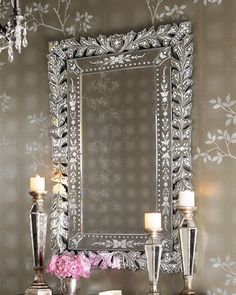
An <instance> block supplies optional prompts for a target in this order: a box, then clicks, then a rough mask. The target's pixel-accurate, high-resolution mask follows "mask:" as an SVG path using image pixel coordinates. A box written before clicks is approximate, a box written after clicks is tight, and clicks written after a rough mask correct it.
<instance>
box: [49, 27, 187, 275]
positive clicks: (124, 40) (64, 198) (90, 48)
mask: <svg viewBox="0 0 236 295" xmlns="http://www.w3.org/2000/svg"><path fill="white" fill-rule="evenodd" d="M147 48H162V49H163V51H162V52H163V54H162V55H160V62H161V61H164V60H166V59H167V58H171V89H170V90H171V92H172V93H171V96H172V97H171V99H172V102H171V103H172V159H171V160H172V161H171V164H172V183H173V186H172V193H173V195H172V200H171V202H172V203H171V207H172V228H173V230H172V236H173V250H172V251H166V252H164V253H163V256H162V262H161V268H162V270H163V271H165V272H169V273H177V272H179V271H181V269H182V262H181V254H180V249H179V238H178V225H179V222H180V214H179V211H178V209H177V200H178V193H179V191H180V190H186V189H192V183H191V178H192V163H191V133H192V126H191V108H192V79H191V76H192V70H193V66H192V53H193V44H192V35H191V23H190V22H184V23H181V24H179V25H177V24H173V25H161V26H159V27H158V28H157V29H155V28H154V27H152V28H150V29H149V30H146V29H144V30H143V31H141V32H139V33H135V32H134V31H131V32H129V33H127V34H116V35H113V36H109V37H106V36H103V35H100V36H99V37H98V38H96V39H95V38H88V39H85V38H83V37H82V38H81V39H80V41H76V40H75V39H67V40H62V41H60V42H58V41H55V42H51V43H50V53H49V55H48V75H49V88H50V95H49V100H50V102H49V108H50V117H51V125H52V128H51V138H52V161H53V182H54V186H53V204H52V211H51V239H52V251H53V253H54V254H58V253H63V252H65V251H69V247H68V245H69V241H68V231H69V217H68V214H69V212H68V204H69V201H68V179H69V177H70V176H69V175H68V159H69V149H68V137H69V136H68V132H69V130H68V124H67V118H68V111H69V110H68V91H69V89H68V81H67V78H68V71H69V68H70V61H71V60H73V59H75V58H79V57H88V56H101V55H107V54H114V53H121V52H129V51H136V50H140V49H147ZM72 210H73V208H72ZM85 252H87V255H91V254H92V255H97V256H98V257H100V258H101V260H102V259H106V260H107V259H110V260H112V259H113V257H114V256H115V257H118V258H119V259H120V264H121V268H122V269H132V270H137V269H140V268H141V269H145V268H146V258H145V254H144V252H135V251H129V252H127V251H114V252H111V251H110V252H109V251H85Z"/></svg>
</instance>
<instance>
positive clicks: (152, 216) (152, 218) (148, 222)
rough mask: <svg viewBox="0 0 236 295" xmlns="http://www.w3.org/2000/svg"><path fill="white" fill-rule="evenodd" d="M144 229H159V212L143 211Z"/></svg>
mask: <svg viewBox="0 0 236 295" xmlns="http://www.w3.org/2000/svg"><path fill="white" fill-rule="evenodd" d="M144 227H145V230H161V213H145V215H144Z"/></svg>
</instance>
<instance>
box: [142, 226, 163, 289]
mask: <svg viewBox="0 0 236 295" xmlns="http://www.w3.org/2000/svg"><path fill="white" fill-rule="evenodd" d="M146 231H147V233H148V239H147V241H146V243H145V253H146V257H147V269H148V277H149V282H150V288H149V291H148V293H147V294H148V295H160V293H159V292H158V290H157V285H158V279H159V272H160V265H161V253H162V244H161V239H160V234H159V233H160V231H161V229H146Z"/></svg>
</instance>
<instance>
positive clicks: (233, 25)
mask: <svg viewBox="0 0 236 295" xmlns="http://www.w3.org/2000/svg"><path fill="white" fill-rule="evenodd" d="M8 2H9V1H7V0H5V1H3V0H2V4H1V6H2V7H1V12H0V23H3V22H4V18H5V17H7V16H8V13H9V4H8ZM22 2H24V3H23V7H24V10H25V11H26V13H27V24H28V29H29V32H28V41H29V46H28V47H27V48H26V49H24V50H23V52H22V54H21V55H18V54H17V53H15V59H14V62H13V63H12V64H10V63H8V62H7V55H6V53H5V52H3V53H1V54H0V132H1V136H0V164H1V171H0V218H1V219H0V220H1V222H0V248H1V251H0V261H1V266H0V292H1V293H2V294H3V293H4V294H6V295H8V294H9V295H10V294H19V293H21V292H23V291H24V290H25V289H26V288H27V286H28V285H29V284H30V282H31V280H32V276H33V274H32V258H31V245H30V239H29V224H28V211H29V208H30V205H31V200H30V196H29V195H28V182H29V177H30V176H31V175H34V174H36V172H37V173H39V174H41V175H45V176H46V177H47V189H48V190H49V191H50V190H51V185H50V177H51V168H50V165H51V155H50V140H49V136H48V126H49V118H48V92H49V91H48V81H47V58H46V55H47V53H48V42H49V41H51V40H60V39H63V38H65V37H68V36H76V37H78V36H81V35H84V36H89V35H92V36H96V35H98V34H100V33H102V34H106V35H109V34H113V33H117V32H118V33H123V32H128V31H130V30H131V29H134V30H136V31H138V30H141V29H142V28H144V27H150V26H151V25H152V24H154V25H158V24H160V23H168V22H173V21H176V22H179V21H181V20H185V19H187V20H190V21H192V24H193V32H194V96H193V112H192V117H193V158H194V160H193V166H194V179H193V181H194V188H195V190H196V194H197V206H198V211H197V216H196V221H197V223H198V226H199V239H198V247H197V263H196V276H195V280H194V286H195V288H196V289H197V290H198V291H199V294H207V295H218V294H224V295H232V294H234V293H235V285H236V251H235V245H236V238H234V236H235V234H234V232H235V225H236V209H234V207H235V190H236V182H235V172H236V162H235V160H236V146H235V144H236V132H235V125H236V84H235V78H236V18H235V11H236V1H235V0H176V1H173V0H172V1H169V0H146V1H145V0H86V1H85V0H79V1H78V0H77V1H76V0H51V1H49V0H47V1H41V2H40V1H35V2H31V1H29V0H28V1H22ZM50 201H51V198H50V194H48V196H47V200H46V203H47V206H46V207H47V210H49V208H50ZM48 279H49V281H50V282H51V285H52V286H53V287H54V288H55V290H56V289H58V287H59V282H58V280H57V279H56V278H52V277H50V278H48ZM147 284H148V282H147V274H146V273H145V272H141V271H140V272H136V273H133V272H129V271H114V270H113V271H94V272H93V274H92V277H91V278H90V279H88V280H83V282H82V289H83V294H97V293H98V291H101V290H106V289H114V288H118V289H123V291H124V293H125V294H141V293H144V292H145V290H146V288H147ZM181 286H182V279H181V275H173V276H170V275H161V279H160V288H161V291H162V294H178V291H179V290H180V289H181Z"/></svg>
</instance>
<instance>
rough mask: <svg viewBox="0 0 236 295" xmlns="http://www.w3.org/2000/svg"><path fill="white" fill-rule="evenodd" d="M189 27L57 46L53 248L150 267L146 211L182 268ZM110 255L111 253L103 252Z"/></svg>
mask: <svg viewBox="0 0 236 295" xmlns="http://www.w3.org/2000/svg"><path fill="white" fill-rule="evenodd" d="M190 33H191V25H190V23H189V22H185V23H181V24H180V25H179V26H178V25H176V24H174V25H163V26H160V27H159V28H157V30H156V29H154V28H151V29H149V30H146V29H145V30H143V31H141V32H139V33H135V32H133V31H132V32H129V33H128V34H121V35H118V34H116V35H113V36H109V37H105V36H99V37H98V38H97V39H94V38H88V39H85V38H81V39H80V41H76V40H74V39H68V40H63V41H61V42H53V43H52V44H51V50H50V54H49V84H50V92H51V93H50V113H51V121H52V146H53V165H54V178H53V179H54V182H55V185H54V200H53V206H52V223H51V231H52V242H53V251H55V252H63V251H65V250H70V251H93V253H94V255H96V254H97V255H99V253H100V254H101V253H107V254H108V255H109V257H110V258H111V259H112V257H114V256H116V257H119V258H120V259H121V263H122V268H129V269H133V270H135V269H138V268H144V267H145V256H144V254H143V251H144V243H145V240H146V234H145V232H144V229H143V216H144V213H145V212H153V211H156V212H161V213H162V217H163V220H162V221H163V231H162V236H163V246H164V254H163V258H162V269H163V270H165V271H168V272H178V271H179V270H180V269H181V259H180V254H179V251H178V234H177V227H178V223H179V214H178V211H177V209H176V200H177V196H178V192H179V190H180V189H181V190H183V189H191V175H192V173H191V170H192V167H191V151H190V149H191V148H190V145H191V118H190V112H191V97H192V89H191V86H192V80H191V75H192V43H191V35H190ZM104 251H105V252H104Z"/></svg>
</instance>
